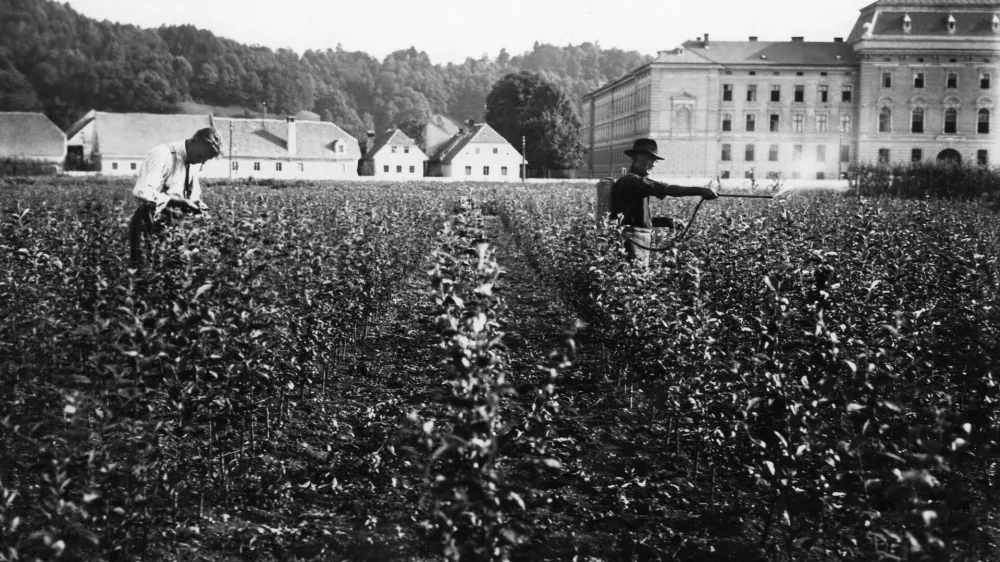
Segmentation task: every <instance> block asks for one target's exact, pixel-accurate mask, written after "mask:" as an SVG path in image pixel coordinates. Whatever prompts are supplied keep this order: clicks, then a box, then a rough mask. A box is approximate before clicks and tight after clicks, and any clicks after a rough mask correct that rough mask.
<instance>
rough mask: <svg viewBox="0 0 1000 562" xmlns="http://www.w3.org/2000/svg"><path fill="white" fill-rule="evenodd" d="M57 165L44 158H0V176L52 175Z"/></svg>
mask: <svg viewBox="0 0 1000 562" xmlns="http://www.w3.org/2000/svg"><path fill="white" fill-rule="evenodd" d="M58 173H59V165H58V164H53V163H52V162H46V161H44V160H31V159H26V158H0V177H15V176H54V175H56V174H58Z"/></svg>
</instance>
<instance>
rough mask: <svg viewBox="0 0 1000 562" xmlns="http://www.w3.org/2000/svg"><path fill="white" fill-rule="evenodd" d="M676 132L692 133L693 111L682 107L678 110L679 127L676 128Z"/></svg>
mask: <svg viewBox="0 0 1000 562" xmlns="http://www.w3.org/2000/svg"><path fill="white" fill-rule="evenodd" d="M674 130H675V131H681V132H689V131H691V110H690V109H688V108H686V107H682V108H680V109H678V110H677V125H676V127H674Z"/></svg>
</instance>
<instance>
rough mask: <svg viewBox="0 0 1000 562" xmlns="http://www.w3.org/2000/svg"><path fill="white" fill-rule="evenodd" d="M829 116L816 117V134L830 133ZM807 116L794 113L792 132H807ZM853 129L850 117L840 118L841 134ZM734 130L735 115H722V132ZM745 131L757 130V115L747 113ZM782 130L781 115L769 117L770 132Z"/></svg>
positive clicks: (842, 116)
mask: <svg viewBox="0 0 1000 562" xmlns="http://www.w3.org/2000/svg"><path fill="white" fill-rule="evenodd" d="M829 119H830V117H829V115H823V114H820V115H817V116H816V132H818V133H826V132H828V131H829ZM805 121H806V116H805V114H804V113H793V114H792V132H793V133H801V132H804V130H805ZM852 128H853V121H852V119H851V116H850V115H841V116H840V132H842V133H850V132H851V129H852ZM732 130H733V115H732V114H731V113H723V114H722V131H723V132H731V131H732ZM743 130H744V131H746V132H748V133H752V132H755V131H756V130H757V114H756V113H747V114H746V117H745V120H744V125H743ZM780 130H781V115H779V114H777V113H772V114H770V115H769V116H768V131H770V132H772V133H777V132H780Z"/></svg>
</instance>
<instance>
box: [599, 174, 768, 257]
mask: <svg viewBox="0 0 1000 562" xmlns="http://www.w3.org/2000/svg"><path fill="white" fill-rule="evenodd" d="M622 172H623V174H624V172H625V169H624V168H623V169H622ZM643 182H645V183H647V184H649V185H652V183H653V180H651V179H649V178H643ZM715 184H716V186H721V185H722V181H721V179H720V178H719V177H718V176H716V177H715ZM614 185H615V180H614V179H613V178H604V179H602V180H601V181H599V182H597V199H596V201H597V204H596V205H595V218H596V219H597V220H598V221H601V220H602V219H603V218H604V217H605V216H607V215H608V214H609V213H610V212H611V190H612V188H613V187H614ZM711 185H712V182H709V183H708V186H709V187H710V186H711ZM717 195H718V196H719V197H727V198H734V199H774V198H775V196H774V195H761V194H753V193H719V194H717ZM704 202H705V198H703V197H702V198H700V199H699V200H698V204H697V205H695V207H694V211H693V212H692V213H691V218H690V219H689V220H688V223H687V226H685V227H684V230H683V231H682V232H681V233H680V234H679V235H677V236H675V237H673V238H672V239H671V240H670V242H669V243H668V244H667V245H666V246H664V247H662V248H648V247H646V246H643V245H642V244H638V243H636V242H635V241H634V240H632V241H630V242H631V243H632V244H634V245H635V246H638V247H639V248H642V249H643V250H647V251H650V252H665V251H667V250H670V249H672V248H673V247H674V246H675V245H676V244H677V243H678V242H680V241H681V240H683V239H684V238H685V237H686V236H687V234H688V232H690V230H691V226H692V225H693V224H694V219H695V217H697V216H698V211H699V210H700V209H701V205H702V203H704Z"/></svg>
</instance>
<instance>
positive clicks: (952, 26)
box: [948, 14, 955, 33]
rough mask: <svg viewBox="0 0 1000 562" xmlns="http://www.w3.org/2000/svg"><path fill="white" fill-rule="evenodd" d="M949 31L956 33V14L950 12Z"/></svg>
mask: <svg viewBox="0 0 1000 562" xmlns="http://www.w3.org/2000/svg"><path fill="white" fill-rule="evenodd" d="M948 33H955V16H953V15H951V14H948Z"/></svg>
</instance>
